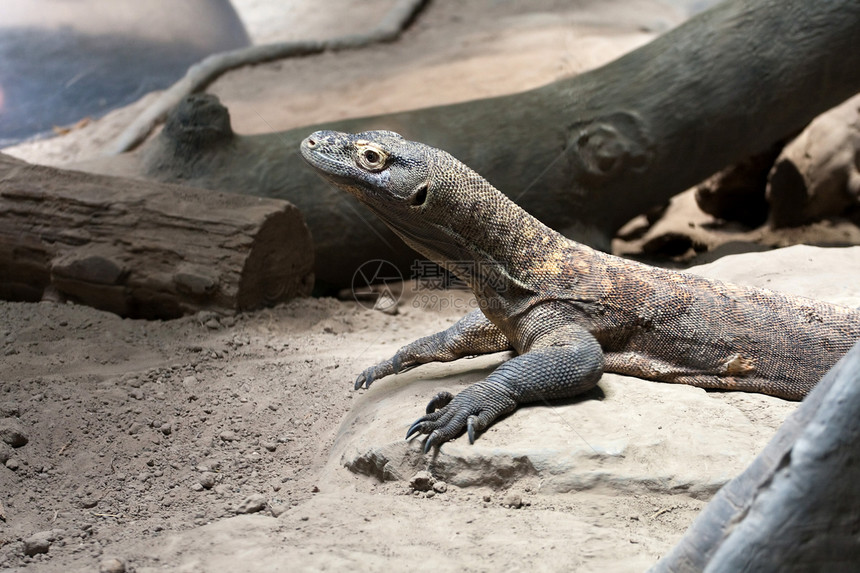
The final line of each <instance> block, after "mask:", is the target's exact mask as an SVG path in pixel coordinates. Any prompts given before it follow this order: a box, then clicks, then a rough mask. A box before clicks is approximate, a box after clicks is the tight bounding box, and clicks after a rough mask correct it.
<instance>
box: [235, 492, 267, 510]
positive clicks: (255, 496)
mask: <svg viewBox="0 0 860 573" xmlns="http://www.w3.org/2000/svg"><path fill="white" fill-rule="evenodd" d="M264 509H266V497H265V496H264V495H263V494H260V493H252V494H251V495H249V496H248V497H246V498H245V499H243V500H242V503H240V504H239V505H238V506H237V507H236V509H235V510H234V511H235V512H236V513H257V512H258V511H263V510H264Z"/></svg>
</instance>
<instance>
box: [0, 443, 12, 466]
mask: <svg viewBox="0 0 860 573" xmlns="http://www.w3.org/2000/svg"><path fill="white" fill-rule="evenodd" d="M11 457H12V448H11V447H9V445H8V444H4V443H3V442H0V464H5V463H6V461H7V460H8V459H9V458H11Z"/></svg>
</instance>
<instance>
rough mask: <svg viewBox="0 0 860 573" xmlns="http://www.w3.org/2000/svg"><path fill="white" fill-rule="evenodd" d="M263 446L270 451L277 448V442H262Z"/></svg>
mask: <svg viewBox="0 0 860 573" xmlns="http://www.w3.org/2000/svg"><path fill="white" fill-rule="evenodd" d="M263 447H264V448H266V449H267V450H268V451H270V452H274V451H275V450H277V449H278V444H276V443H275V442H264V443H263Z"/></svg>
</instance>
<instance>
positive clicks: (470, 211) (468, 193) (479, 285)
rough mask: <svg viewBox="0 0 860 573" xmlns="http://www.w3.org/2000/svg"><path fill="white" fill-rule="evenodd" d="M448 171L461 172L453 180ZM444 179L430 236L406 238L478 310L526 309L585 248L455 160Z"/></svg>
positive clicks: (435, 208)
mask: <svg viewBox="0 0 860 573" xmlns="http://www.w3.org/2000/svg"><path fill="white" fill-rule="evenodd" d="M452 169H456V170H457V171H459V173H456V175H455V176H453V177H452V173H451V171H452ZM443 181H445V182H446V183H442V184H441V185H437V193H438V194H439V195H440V196H441V199H442V200H443V202H442V203H441V204H440V205H436V206H431V208H433V209H434V211H433V215H430V217H432V219H433V223H434V225H432V228H433V229H434V231H433V233H432V236H431V237H429V240H428V237H427V236H426V235H425V237H424V238H423V239H418V240H417V241H416V240H409V237H404V238H406V239H407V242H409V243H410V244H411V245H412V246H413V248H416V250H418V251H419V252H422V253H423V254H424V255H425V256H427V257H428V258H430V259H433V260H434V261H435V262H437V263H438V264H440V265H442V266H444V267H445V268H447V269H448V270H449V271H451V272H452V273H454V274H455V275H457V276H458V277H459V278H460V279H462V280H463V281H465V282H466V283H467V284H468V285H469V287H470V288H471V289H472V291H473V292H474V294H475V295H476V297H477V298H478V300H479V303H480V304H481V305H482V308H483V307H493V306H495V307H499V309H500V310H501V311H502V312H507V313H510V312H511V311H512V310H514V309H513V308H512V307H515V306H521V305H526V306H530V304H531V302H532V301H534V300H535V299H536V298H537V297H539V295H540V293H546V292H547V290H548V289H551V284H552V283H553V282H554V281H553V279H555V278H557V277H559V276H561V275H562V273H563V271H564V268H565V261H567V260H568V258H569V257H570V256H571V254H573V253H572V251H573V250H575V249H577V248H579V247H581V248H582V249H587V247H584V246H581V245H577V244H576V243H573V242H571V241H570V240H568V239H567V238H566V237H564V236H563V235H561V234H560V233H558V232H556V231H554V230H553V229H550V228H549V227H547V226H546V225H544V224H543V223H541V222H540V221H538V220H537V219H536V218H534V217H533V216H531V215H529V214H528V213H527V212H526V211H524V210H523V209H522V208H520V207H519V206H518V205H516V204H515V203H514V202H513V201H511V200H510V199H508V198H507V197H506V196H505V195H504V194H503V193H501V192H500V191H498V190H497V189H496V188H494V187H493V186H492V185H491V184H490V183H489V182H488V181H486V180H485V179H483V178H482V177H481V176H480V175H478V174H477V173H475V172H474V171H472V170H471V169H469V168H468V167H466V166H465V165H462V164H459V162H458V165H456V166H451V165H447V166H445V171H444V178H443ZM447 182H450V183H447ZM485 312H487V311H486V310H485Z"/></svg>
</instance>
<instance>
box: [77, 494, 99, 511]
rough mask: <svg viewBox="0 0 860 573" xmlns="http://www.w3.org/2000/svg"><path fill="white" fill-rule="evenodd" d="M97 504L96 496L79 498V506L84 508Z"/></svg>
mask: <svg viewBox="0 0 860 573" xmlns="http://www.w3.org/2000/svg"><path fill="white" fill-rule="evenodd" d="M98 504H99V500H98V498H95V497H88V498H84V499H83V500H81V507H83V508H84V509H91V508H93V507H95V506H97V505H98Z"/></svg>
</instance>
